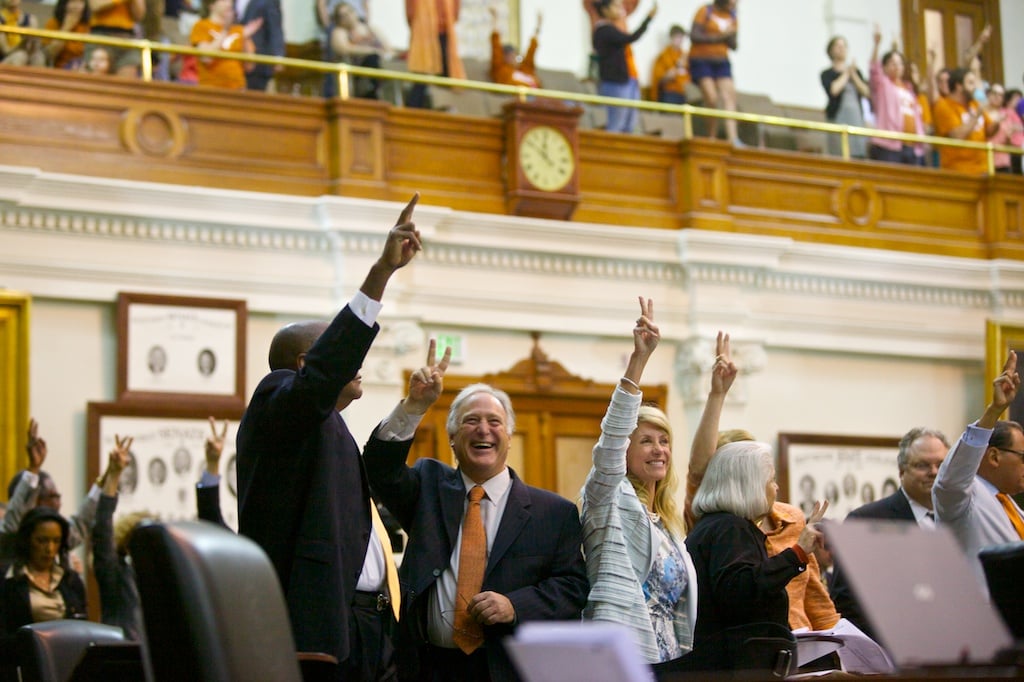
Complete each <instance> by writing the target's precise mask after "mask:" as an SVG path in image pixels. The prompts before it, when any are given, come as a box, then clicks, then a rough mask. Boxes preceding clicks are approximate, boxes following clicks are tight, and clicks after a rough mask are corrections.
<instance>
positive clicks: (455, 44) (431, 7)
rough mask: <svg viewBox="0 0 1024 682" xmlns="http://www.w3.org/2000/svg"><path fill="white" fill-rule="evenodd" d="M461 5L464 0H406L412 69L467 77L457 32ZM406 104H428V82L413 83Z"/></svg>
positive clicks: (411, 105) (408, 61) (410, 65)
mask: <svg viewBox="0 0 1024 682" xmlns="http://www.w3.org/2000/svg"><path fill="white" fill-rule="evenodd" d="M460 6H461V0H405V18H406V21H408V22H409V54H408V57H407V63H408V66H409V71H411V72H413V73H426V74H431V75H435V76H448V77H451V78H465V77H466V70H465V68H464V67H463V66H462V58H461V57H459V41H458V36H457V35H456V32H455V24H456V23H457V22H458V21H459V9H460ZM405 103H406V105H408V106H410V107H417V108H423V107H426V106H427V105H428V103H427V87H426V85H424V84H423V83H417V84H415V85H413V87H412V90H411V91H410V92H409V96H408V97H407V98H406V101H405Z"/></svg>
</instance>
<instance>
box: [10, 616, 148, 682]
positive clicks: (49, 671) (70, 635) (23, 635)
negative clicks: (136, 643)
mask: <svg viewBox="0 0 1024 682" xmlns="http://www.w3.org/2000/svg"><path fill="white" fill-rule="evenodd" d="M15 642H16V644H15V646H16V648H17V650H18V652H19V659H20V662H19V665H20V668H21V679H23V680H38V681H39V682H66V681H67V680H69V679H70V678H71V677H72V673H73V672H74V671H75V668H76V667H77V666H78V664H79V662H80V661H81V660H82V658H83V656H84V655H85V653H86V651H87V650H88V649H89V648H90V647H95V646H102V645H109V644H114V645H123V644H124V643H125V639H124V632H123V631H122V630H121V628H118V627H114V626H112V625H103V624H101V623H93V622H91V621H87V620H50V621H44V622H40V623H30V624H28V625H23V626H22V627H20V628H18V631H17V632H16V633H15ZM139 669H140V671H141V666H140V668H139Z"/></svg>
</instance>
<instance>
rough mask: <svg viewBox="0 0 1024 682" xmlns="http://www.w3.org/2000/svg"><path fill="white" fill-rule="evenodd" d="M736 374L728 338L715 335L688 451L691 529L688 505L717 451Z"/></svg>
mask: <svg viewBox="0 0 1024 682" xmlns="http://www.w3.org/2000/svg"><path fill="white" fill-rule="evenodd" d="M738 373H739V370H738V369H737V368H736V363H734V362H733V361H732V351H731V348H730V345H729V335H728V334H725V333H722V332H718V337H717V338H716V339H715V364H714V365H713V366H712V367H711V391H710V392H709V393H708V399H707V401H706V402H705V403H704V412H703V413H702V414H701V416H700V423H699V424H697V430H696V431H695V432H694V434H693V445H691V447H690V465H689V467H688V469H687V472H686V503H685V505H684V507H683V517H684V518H685V519H686V526H687V527H688V528H693V524H694V523H695V522H696V519H694V518H693V511H692V510H691V508H690V504H691V501H692V500H693V496H694V494H695V493H696V492H697V488H699V487H700V483H701V481H703V480H704V472H706V471H707V470H708V463H709V462H710V461H711V457H712V456H713V455H714V454H715V450H717V449H718V427H719V423H720V421H721V418H722V408H723V407H724V406H725V397H726V396H727V395H728V394H729V389H730V388H732V383H733V381H735V380H736V375H737V374H738Z"/></svg>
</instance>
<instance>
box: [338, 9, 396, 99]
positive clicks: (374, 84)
mask: <svg viewBox="0 0 1024 682" xmlns="http://www.w3.org/2000/svg"><path fill="white" fill-rule="evenodd" d="M331 24H332V26H333V27H332V28H331V34H330V40H329V43H328V48H329V50H330V55H331V61H337V62H345V63H347V64H352V65H354V66H365V67H367V68H371V69H379V68H380V67H381V60H382V59H384V58H386V57H387V56H388V55H389V54H390V53H391V49H390V48H389V47H388V45H387V43H385V42H384V39H383V38H381V37H380V35H379V34H378V33H377V32H376V31H374V30H373V29H372V28H370V25H369V24H367V23H366V21H365V20H364V19H362V18H361V17H360V16H359V14H358V13H357V12H356V9H355V8H354V7H353V6H352V5H350V4H348V3H347V2H342V3H340V4H338V5H337V7H335V10H334V16H333V18H332V20H331ZM326 78H327V81H325V83H324V96H325V97H333V96H334V95H335V93H337V90H338V83H337V74H333V73H329V74H327V75H326ZM353 89H354V90H355V93H354V94H355V95H356V96H357V97H366V98H368V99H379V98H380V80H379V79H376V78H365V77H356V78H354V79H353Z"/></svg>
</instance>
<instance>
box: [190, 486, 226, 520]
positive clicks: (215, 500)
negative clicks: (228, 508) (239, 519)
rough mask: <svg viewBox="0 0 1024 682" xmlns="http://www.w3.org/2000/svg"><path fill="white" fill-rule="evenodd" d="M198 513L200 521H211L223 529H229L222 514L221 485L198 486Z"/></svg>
mask: <svg viewBox="0 0 1024 682" xmlns="http://www.w3.org/2000/svg"><path fill="white" fill-rule="evenodd" d="M196 512H197V514H198V516H199V520H200V521H209V522H210V523H216V524H217V525H218V526H220V527H222V528H228V524H226V523H224V516H223V515H222V514H221V513H220V486H219V485H199V484H196ZM229 530H230V529H229Z"/></svg>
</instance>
